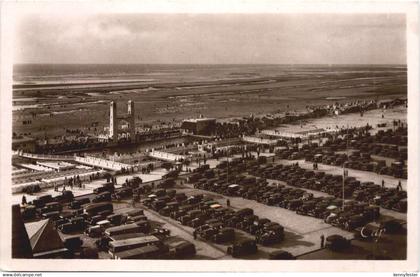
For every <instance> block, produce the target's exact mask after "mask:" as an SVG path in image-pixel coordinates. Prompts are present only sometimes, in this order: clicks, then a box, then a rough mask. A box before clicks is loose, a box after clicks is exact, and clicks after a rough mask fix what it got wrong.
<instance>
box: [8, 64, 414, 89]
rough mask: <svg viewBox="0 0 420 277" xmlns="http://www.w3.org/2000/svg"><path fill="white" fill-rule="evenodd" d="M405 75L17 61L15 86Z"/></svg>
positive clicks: (352, 68)
mask: <svg viewBox="0 0 420 277" xmlns="http://www.w3.org/2000/svg"><path fill="white" fill-rule="evenodd" d="M326 74H335V75H340V74H355V75H356V76H360V77H369V76H372V77H374V76H378V77H379V76H399V75H401V76H406V74H407V67H406V66H405V65H287V64H285V65H271V64H252V65H249V64H240V65H238V64H235V65H229V64H16V65H14V68H13V82H14V87H16V88H18V87H24V86H28V85H60V84H79V83H80V84H95V83H112V82H141V83H143V82H144V83H145V84H148V83H166V82H193V81H198V82H200V81H201V82H205V81H216V80H233V79H253V78H255V79H257V78H266V77H282V76H297V77H304V76H305V75H307V76H311V77H313V76H314V75H315V76H317V75H319V76H325V75H326Z"/></svg>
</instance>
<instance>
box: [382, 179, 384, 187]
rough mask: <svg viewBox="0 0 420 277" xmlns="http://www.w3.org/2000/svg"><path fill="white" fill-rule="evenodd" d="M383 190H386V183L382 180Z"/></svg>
mask: <svg viewBox="0 0 420 277" xmlns="http://www.w3.org/2000/svg"><path fill="white" fill-rule="evenodd" d="M382 188H385V181H384V179H382Z"/></svg>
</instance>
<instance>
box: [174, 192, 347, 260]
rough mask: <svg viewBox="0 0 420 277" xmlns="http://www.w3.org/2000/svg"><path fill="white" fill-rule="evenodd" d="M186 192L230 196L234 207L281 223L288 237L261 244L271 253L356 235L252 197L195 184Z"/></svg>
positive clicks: (299, 251) (314, 246)
mask: <svg viewBox="0 0 420 277" xmlns="http://www.w3.org/2000/svg"><path fill="white" fill-rule="evenodd" d="M180 191H184V192H186V193H188V194H190V193H203V194H208V195H212V196H214V198H215V199H217V200H218V201H219V202H220V203H222V204H224V203H226V200H227V199H230V202H231V206H232V208H234V209H242V208H251V209H253V210H254V213H255V214H256V215H258V216H259V217H260V218H264V217H265V218H268V219H270V220H271V221H274V222H278V223H280V224H281V225H283V226H284V227H285V240H284V241H283V242H282V243H280V244H278V245H274V246H273V247H261V249H262V250H266V251H267V252H271V251H273V250H278V249H282V250H286V251H289V252H290V253H292V254H293V255H300V254H303V253H306V252H309V251H313V250H316V249H319V247H320V237H321V235H322V234H323V235H324V236H325V237H327V236H329V235H333V234H339V235H342V236H344V237H346V238H353V234H352V233H350V232H347V231H344V230H341V229H339V228H336V227H333V226H331V225H329V224H326V223H324V221H323V220H321V219H318V218H313V217H309V216H302V215H298V214H296V212H293V211H290V210H287V209H283V208H280V207H273V206H267V205H264V204H262V203H258V202H256V201H253V200H248V199H244V198H240V197H227V196H224V195H221V194H217V193H213V192H208V191H204V190H199V189H194V188H192V185H186V186H185V188H184V189H181V190H180Z"/></svg>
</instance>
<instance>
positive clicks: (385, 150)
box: [277, 128, 407, 179]
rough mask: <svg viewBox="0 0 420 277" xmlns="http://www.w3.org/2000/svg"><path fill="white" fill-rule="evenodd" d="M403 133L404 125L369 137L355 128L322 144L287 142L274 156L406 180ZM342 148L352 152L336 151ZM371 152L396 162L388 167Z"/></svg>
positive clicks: (405, 129)
mask: <svg viewBox="0 0 420 277" xmlns="http://www.w3.org/2000/svg"><path fill="white" fill-rule="evenodd" d="M404 132H405V134H404ZM406 132H407V128H399V129H397V130H396V131H392V130H387V131H383V130H380V131H379V132H378V133H377V134H376V135H373V136H372V135H370V134H369V133H366V132H356V131H354V132H351V133H350V134H345V135H342V136H339V137H333V136H331V137H329V138H328V139H327V140H326V141H324V143H323V145H322V147H321V146H319V145H318V144H317V143H308V144H303V145H302V146H301V147H300V148H298V146H297V145H289V146H287V148H286V149H282V150H281V151H279V152H278V153H277V156H278V157H280V158H281V159H289V160H296V159H305V160H307V161H311V162H317V163H323V164H328V165H335V166H342V165H343V164H344V165H345V166H346V167H347V168H352V169H357V170H364V171H371V172H376V173H378V174H382V175H390V176H394V177H396V178H404V179H407V167H406V165H405V161H406V160H407V135H406ZM384 143H392V144H384ZM345 149H352V150H354V151H353V153H352V154H351V155H346V154H345V153H337V151H343V150H345ZM372 155H377V156H382V157H389V158H394V159H395V160H396V161H395V162H393V163H392V164H391V166H387V164H386V162H385V160H380V159H378V157H377V158H376V159H372V157H371V156H372Z"/></svg>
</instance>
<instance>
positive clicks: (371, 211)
mask: <svg viewBox="0 0 420 277" xmlns="http://www.w3.org/2000/svg"><path fill="white" fill-rule="evenodd" d="M256 163H258V162H257V161H256V160H253V161H252V160H248V161H246V160H242V159H237V160H234V161H232V162H231V163H230V165H229V171H230V174H229V180H230V181H229V182H228V181H227V179H226V177H227V172H226V171H227V170H226V169H225V168H223V169H221V168H216V169H215V170H210V169H207V170H205V171H204V172H203V171H202V172H198V171H197V172H195V173H194V174H193V175H192V176H191V177H190V178H189V181H190V182H191V183H193V184H194V187H195V188H199V189H203V190H209V191H213V192H216V193H221V194H224V195H227V196H238V197H243V198H247V199H251V200H255V201H258V202H261V203H264V204H266V205H271V206H279V207H282V208H286V209H289V210H293V211H296V213H298V214H301V215H307V216H313V217H317V218H322V219H324V220H325V221H326V222H327V223H330V224H332V225H334V226H337V227H340V228H343V229H346V230H354V229H355V228H357V227H360V226H363V225H365V224H366V223H368V222H371V221H374V220H376V219H377V218H378V217H379V210H380V209H379V206H377V205H378V204H382V205H388V204H389V203H390V202H392V201H394V200H390V199H394V197H395V195H393V196H391V195H385V194H383V195H382V197H383V199H382V201H381V200H380V199H379V198H372V199H371V200H372V202H371V203H369V202H367V201H361V200H365V199H364V198H363V197H362V196H364V189H365V188H364V187H363V186H364V185H369V184H362V185H361V184H360V183H358V181H356V180H355V179H354V178H348V179H346V181H345V182H346V185H345V187H350V188H353V189H354V188H358V190H350V191H347V190H345V196H346V197H349V198H350V197H352V196H353V194H354V196H355V197H356V198H357V199H355V200H352V201H346V202H345V207H344V211H343V209H342V203H343V201H342V199H341V198H340V196H341V195H342V181H341V182H340V180H339V178H338V177H333V175H327V176H326V175H325V173H323V172H314V171H306V170H304V169H302V168H300V167H298V166H283V165H276V166H274V165H271V164H266V165H263V166H261V165H259V166H258V165H256ZM244 167H245V171H248V173H250V174H253V175H256V176H259V177H258V178H256V177H253V176H246V175H244V174H239V172H244ZM238 168H239V169H240V170H238ZM209 176H214V177H212V178H210V179H208V177H209ZM340 177H341V176H340ZM266 178H269V179H278V180H283V181H285V182H287V183H288V184H289V185H291V186H294V187H291V186H284V185H281V184H276V183H268V182H267V180H266ZM330 179H331V180H330ZM308 180H309V182H308ZM341 180H342V179H341ZM328 181H330V183H328ZM323 184H324V185H325V184H327V185H326V187H327V188H328V187H329V188H328V189H325V188H324V185H323ZM296 186H298V187H296ZM370 187H372V184H371V186H370ZM302 188H309V189H313V190H322V191H325V192H328V193H330V194H335V196H331V197H313V195H312V194H311V193H307V192H306V191H305V190H303V189H302ZM375 188H377V186H375ZM379 189H380V190H383V191H384V192H394V193H396V191H395V190H390V189H382V188H381V187H380V186H379ZM398 194H399V196H398V197H406V195H404V192H398ZM387 197H388V198H389V199H388V200H386V198H387ZM399 202H402V200H400V201H399ZM386 203H387V204H386Z"/></svg>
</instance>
